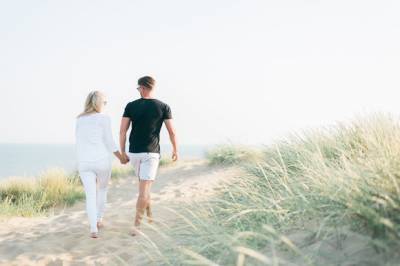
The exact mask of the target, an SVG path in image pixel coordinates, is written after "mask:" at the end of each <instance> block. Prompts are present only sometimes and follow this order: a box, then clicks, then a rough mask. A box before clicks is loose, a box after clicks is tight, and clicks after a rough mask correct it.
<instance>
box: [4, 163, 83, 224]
mask: <svg viewBox="0 0 400 266" xmlns="http://www.w3.org/2000/svg"><path fill="white" fill-rule="evenodd" d="M83 198H84V192H83V189H82V186H81V183H80V180H79V177H78V176H77V175H76V174H67V173H66V172H65V171H64V170H62V169H50V170H48V171H46V172H44V173H42V174H41V175H40V176H39V177H38V178H36V179H31V180H27V179H22V178H19V179H10V180H7V181H3V182H1V183H0V215H1V216H34V215H41V214H44V213H45V212H46V211H48V210H49V209H51V208H54V207H56V206H62V205H67V206H69V205H72V204H74V203H75V202H76V201H79V200H81V199H83Z"/></svg>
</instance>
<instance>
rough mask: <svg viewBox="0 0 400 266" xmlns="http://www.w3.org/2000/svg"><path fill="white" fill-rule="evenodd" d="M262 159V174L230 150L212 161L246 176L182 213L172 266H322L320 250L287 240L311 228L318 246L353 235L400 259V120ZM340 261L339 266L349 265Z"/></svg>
mask: <svg viewBox="0 0 400 266" xmlns="http://www.w3.org/2000/svg"><path fill="white" fill-rule="evenodd" d="M262 153H263V158H262V160H254V161H253V164H252V165H251V164H249V162H248V161H247V162H246V160H244V159H243V158H244V157H246V156H247V155H246V151H245V150H244V149H237V148H236V147H227V146H223V147H222V148H218V149H216V150H215V151H211V152H210V153H209V156H208V158H209V161H210V163H211V164H224V165H230V164H239V165H245V166H246V167H245V168H244V169H245V170H246V174H244V175H242V176H238V177H237V178H235V179H234V181H233V182H231V183H229V184H226V185H225V186H223V187H222V190H221V193H220V194H219V195H218V196H216V197H214V198H212V199H210V200H208V201H207V202H202V203H201V204H196V206H193V205H190V206H187V207H186V208H182V206H179V209H180V211H179V217H182V223H183V225H180V226H176V227H175V228H172V229H169V230H168V232H169V235H170V237H171V239H172V240H171V241H172V242H174V241H173V239H179V240H180V241H179V245H178V248H175V249H172V250H171V251H170V252H169V253H168V252H166V254H168V255H166V257H167V259H169V261H170V262H171V263H173V264H174V263H175V264H177V265H179V264H185V263H200V262H201V263H203V264H212V263H216V264H221V265H232V264H235V263H237V265H243V263H244V261H246V263H249V265H262V264H274V259H276V258H275V257H274V256H276V254H280V255H281V256H280V258H279V259H280V263H283V264H285V262H284V260H285V258H291V259H292V260H293V259H294V260H295V261H296V263H299V264H312V263H313V262H315V261H318V256H320V255H319V254H318V249H315V248H314V252H315V253H312V252H313V251H312V250H311V251H310V250H306V249H305V250H301V248H300V247H298V246H296V245H295V244H294V243H293V242H292V241H291V240H290V238H288V237H286V236H285V234H289V233H290V232H293V231H296V230H305V229H304V228H306V229H307V230H310V231H313V230H314V232H315V234H314V236H317V237H316V239H317V238H318V237H321V236H322V235H324V234H325V236H324V237H326V238H329V237H330V236H331V235H332V234H333V233H332V232H335V231H336V232H337V231H338V230H339V229H337V228H343V227H349V228H350V229H349V230H351V231H352V232H357V233H359V234H360V235H366V236H369V237H370V239H371V243H372V244H373V245H374V246H375V249H376V250H379V252H381V253H384V252H389V253H390V252H393V251H395V250H398V248H399V247H400V121H399V120H398V119H397V118H394V117H392V116H389V115H382V114H377V115H372V116H369V117H366V118H359V119H357V120H354V121H352V122H350V123H341V124H337V125H336V126H332V127H326V128H323V129H320V130H311V131H307V132H303V133H301V134H295V135H291V136H289V137H288V138H287V139H285V140H282V141H280V142H277V143H276V144H275V145H272V146H269V147H266V148H264V149H263V150H262ZM332 228H333V229H332ZM335 228H336V229H335ZM323 232H325V233H323ZM316 241H317V240H316ZM303 244H304V243H303ZM171 245H172V244H171ZM171 245H169V246H171ZM183 246H184V247H185V248H179V247H183ZM178 250H179V251H178ZM282 254H286V255H282ZM288 254H289V255H288ZM386 258H390V256H387V257H386ZM335 259H337V261H335V262H333V261H332V262H331V263H332V264H335V263H336V264H337V263H339V262H338V261H339V260H340V258H335ZM360 259H362V257H361V258H360ZM282 261H283V262H282ZM275 262H276V261H275ZM382 263H383V262H382ZM324 264H325V263H324ZM339 264H340V263H339ZM246 265H247V264H246ZM328 265H330V264H328Z"/></svg>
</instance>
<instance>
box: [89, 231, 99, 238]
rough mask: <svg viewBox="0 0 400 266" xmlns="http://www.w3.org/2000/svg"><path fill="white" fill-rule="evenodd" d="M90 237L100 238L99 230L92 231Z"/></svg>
mask: <svg viewBox="0 0 400 266" xmlns="http://www.w3.org/2000/svg"><path fill="white" fill-rule="evenodd" d="M90 237H91V238H98V237H99V234H98V233H97V232H92V233H90Z"/></svg>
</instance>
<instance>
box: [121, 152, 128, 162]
mask: <svg viewBox="0 0 400 266" xmlns="http://www.w3.org/2000/svg"><path fill="white" fill-rule="evenodd" d="M119 161H120V162H121V163H122V164H127V163H128V162H129V157H128V155H127V154H126V153H125V152H123V153H122V154H121V159H120V160H119Z"/></svg>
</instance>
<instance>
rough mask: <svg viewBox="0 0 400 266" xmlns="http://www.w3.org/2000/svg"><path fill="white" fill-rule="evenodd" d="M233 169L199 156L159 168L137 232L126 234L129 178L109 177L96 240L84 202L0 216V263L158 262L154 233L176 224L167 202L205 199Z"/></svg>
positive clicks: (133, 183)
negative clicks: (44, 213) (147, 215)
mask: <svg viewBox="0 0 400 266" xmlns="http://www.w3.org/2000/svg"><path fill="white" fill-rule="evenodd" d="M238 171H239V170H238V169H235V168H232V167H230V168H221V167H209V166H208V165H207V164H206V162H205V161H200V160H196V161H186V162H179V163H177V164H174V165H172V166H166V167H163V168H161V169H160V171H159V176H158V179H157V181H156V182H155V183H154V185H153V188H152V202H153V216H154V223H152V224H149V223H148V222H147V221H146V220H145V221H144V223H143V227H142V231H143V233H144V235H141V236H136V237H132V236H130V235H129V231H130V226H131V225H132V221H133V218H134V210H135V202H136V197H137V179H136V178H135V177H128V178H122V179H119V180H113V181H112V184H111V185H110V189H109V194H108V195H109V196H108V204H107V210H106V215H105V218H104V219H105V221H104V223H105V228H104V229H102V230H101V231H100V238H99V239H91V238H89V231H88V230H89V229H88V228H89V227H88V219H87V216H86V213H85V205H84V202H80V203H78V204H75V205H74V206H73V207H71V208H65V209H62V210H55V211H54V213H53V214H51V215H50V216H49V217H34V218H7V219H6V218H4V219H3V220H1V221H0V265H159V264H160V263H161V262H160V261H157V259H156V257H157V256H155V255H156V254H157V252H158V250H157V245H158V244H160V243H162V234H160V233H158V232H159V231H161V232H162V230H166V228H168V226H170V225H174V223H175V222H177V219H176V215H174V213H173V210H171V209H170V208H171V206H176V203H179V202H189V203H190V202H191V201H201V200H203V199H205V198H207V197H208V196H209V195H211V194H212V193H214V192H215V191H216V190H217V189H218V184H220V183H221V182H223V181H227V180H228V179H229V178H231V177H233V176H235V173H237V172H238Z"/></svg>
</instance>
